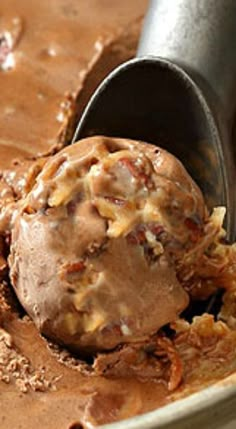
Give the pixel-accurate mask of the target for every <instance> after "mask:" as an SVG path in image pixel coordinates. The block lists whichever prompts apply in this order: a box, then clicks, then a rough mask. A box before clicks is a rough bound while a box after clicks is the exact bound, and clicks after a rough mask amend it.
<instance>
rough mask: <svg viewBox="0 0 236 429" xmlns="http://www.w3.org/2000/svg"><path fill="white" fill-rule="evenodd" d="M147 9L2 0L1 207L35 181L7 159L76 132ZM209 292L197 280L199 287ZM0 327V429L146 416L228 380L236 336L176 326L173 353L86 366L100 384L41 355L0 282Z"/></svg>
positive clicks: (206, 323)
mask: <svg viewBox="0 0 236 429" xmlns="http://www.w3.org/2000/svg"><path fill="white" fill-rule="evenodd" d="M146 6H147V1H146V0H129V1H126V0H119V2H118V1H116V2H115V1H111V0H64V1H61V0H54V1H53V0H52V1H46V0H42V1H41V2H40V3H38V2H37V4H36V3H35V1H32V0H21V1H16V0H1V3H0V91H1V104H0V168H1V169H5V171H3V176H4V177H3V179H2V180H1V181H0V209H2V206H4V207H5V205H6V204H7V203H9V202H12V201H14V200H15V199H18V198H19V197H20V196H22V195H23V196H24V195H25V194H26V193H27V192H28V191H29V189H30V188H28V183H31V182H32V180H31V179H32V178H34V177H35V176H36V175H37V174H38V167H37V166H35V165H32V169H31V167H30V164H31V162H30V161H27V162H22V161H17V164H19V165H16V164H15V165H13V167H12V165H11V162H12V160H13V159H15V158H17V159H19V158H20V157H21V158H22V156H23V157H25V156H26V157H32V156H33V157H35V156H37V155H38V154H39V153H42V152H48V151H51V150H52V148H53V150H54V151H55V150H58V149H59V147H60V146H62V145H64V143H65V142H66V141H67V139H69V137H70V135H71V133H72V132H73V124H74V121H75V116H76V115H74V113H73V108H74V107H76V110H77V112H78V115H80V114H81V111H82V109H83V107H84V106H85V104H86V103H87V101H88V98H89V96H90V95H91V94H92V92H93V90H94V89H95V88H96V86H97V85H98V83H99V82H100V81H101V79H102V78H103V77H104V76H105V75H106V74H107V73H108V72H109V70H111V69H112V68H114V67H115V66H116V65H117V64H119V63H120V62H122V61H125V60H127V59H128V58H130V57H132V56H133V55H134V54H135V49H136V45H137V38H138V33H139V28H140V19H139V17H140V16H141V15H142V14H143V13H144V12H145V8H146ZM15 18H16V19H15ZM123 25H124V26H125V29H123V28H122V27H123ZM2 36H3V37H2ZM51 45H52V48H53V49H52V50H51ZM2 48H3V49H2ZM9 48H10V49H9ZM55 54H56V55H55ZM3 64H4V67H3ZM12 66H13V67H12ZM3 69H4V70H3ZM71 94H72V97H71ZM22 159H23V158H22ZM41 162H42V161H41V160H39V164H40V166H41ZM43 162H44V160H43ZM36 164H37V163H36ZM9 167H10V168H9ZM28 179H30V180H28ZM190 225H191V224H190ZM141 236H142V234H141ZM193 238H194V234H193ZM7 241H8V240H7ZM4 248H5V244H4V241H3V239H0V255H1V256H0V278H3V277H4V278H5V277H6V254H7V252H6V251H5V250H4ZM203 262H204V261H203ZM202 266H203V268H204V263H203V264H202ZM234 266H235V265H234ZM230 270H231V272H230ZM230 270H228V272H226V275H224V264H221V263H219V261H218V259H217V258H216V260H215V264H213V266H212V272H213V273H214V275H215V277H217V276H218V277H217V281H218V284H219V286H220V285H221V283H222V278H223V277H224V279H223V280H224V282H223V283H226V284H228V285H230V284H232V278H235V274H234V273H235V269H234V268H233V265H232V264H231V268H230ZM203 271H204V270H203ZM219 273H221V275H220V276H219V275H218V274H219ZM222 273H223V275H222ZM196 280H197V283H196V286H197V287H196V291H198V290H199V282H198V280H199V279H196ZM208 282H209V280H208V279H207V278H206V281H205V284H204V289H207V287H208ZM235 296H236V293H235V288H231V289H229V291H228V292H227V293H226V294H225V299H224V302H225V304H224V307H225V308H223V311H222V313H223V315H224V318H225V320H227V323H229V325H231V326H234V327H235V320H236V311H235V308H236V305H235V302H236V299H235ZM0 324H1V337H0V380H1V381H0V395H1V401H0V427H1V428H4V429H12V428H13V427H14V428H15V429H26V428H27V429H35V427H39V426H40V427H43V428H44V429H54V428H55V427H57V428H62V429H72V428H73V429H80V428H81V427H85V428H91V427H94V426H97V425H101V424H105V423H110V422H114V421H118V420H122V419H124V418H128V417H132V416H134V415H138V414H141V413H144V412H147V411H149V410H154V409H156V408H158V407H160V406H162V405H164V404H166V403H168V402H170V401H173V400H174V399H178V398H181V397H183V396H186V395H188V394H190V393H191V392H194V391H197V390H200V389H202V388H203V387H204V386H207V385H209V384H212V383H215V382H217V381H218V380H220V379H223V378H224V377H226V376H227V375H228V374H232V373H233V372H234V371H235V370H236V366H235V362H236V355H235V350H236V347H235V344H236V338H235V332H234V331H232V330H230V329H229V328H227V327H226V325H224V324H222V323H221V322H218V323H214V322H213V320H212V318H211V316H203V317H201V318H200V319H199V320H196V321H195V322H194V324H193V325H188V324H187V323H186V322H183V321H182V322H181V323H180V326H176V327H173V329H175V330H176V331H177V334H176V336H175V338H174V341H172V343H173V344H172V346H171V347H169V345H168V344H165V342H164V343H163V344H162V347H161V345H159V351H157V350H156V349H155V348H154V349H153V350H152V349H151V350H150V348H149V346H147V347H146V349H145V346H143V347H142V348H141V349H139V350H135V347H136V345H135V344H134V343H133V346H132V347H131V346H129V347H126V346H124V347H123V348H122V349H121V350H120V351H119V350H116V353H108V354H106V353H104V354H100V355H99V356H98V358H97V360H96V362H95V364H94V367H96V374H101V375H96V376H93V371H94V370H95V369H94V370H93V369H91V367H86V365H85V364H84V363H81V362H80V361H79V360H78V359H77V358H75V357H73V356H71V355H70V354H69V352H68V351H66V350H65V349H62V350H58V349H57V348H56V347H55V346H54V347H53V348H49V347H48V343H47V342H46V341H45V340H44V339H43V338H42V337H41V336H40V334H39V332H38V331H37V329H36V328H35V326H34V324H33V323H32V322H31V321H30V320H29V319H28V318H25V317H24V318H23V319H22V311H21V310H19V307H18V305H17V301H16V299H15V297H14V296H12V294H11V288H10V287H9V284H7V283H5V282H2V283H1V284H0ZM154 340H155V338H154ZM131 345H132V344H131ZM155 350H156V351H155ZM52 351H53V352H52ZM153 351H155V353H156V352H157V356H155V355H154V354H153ZM176 352H177V353H178V355H179V357H178V356H177V355H176ZM119 353H121V354H122V356H123V357H122V359H121V356H120V354H119ZM149 355H150V357H148V360H147V359H146V357H147V356H149ZM170 362H172V364H171V365H170ZM181 367H182V375H181V374H180V375H179V376H178V380H179V381H180V377H182V383H181V385H180V388H178V389H177V390H176V391H174V392H172V393H171V392H170V390H169V389H168V385H169V383H170V381H168V380H169V379H170V376H171V372H173V376H174V377H171V378H172V382H173V383H174V382H176V381H178V380H174V378H176V376H175V373H177V374H178V373H180V372H181ZM119 374H120V375H119ZM145 374H146V376H147V378H145ZM229 382H230V381H229ZM24 392H26V393H24ZM13 405H14V406H13Z"/></svg>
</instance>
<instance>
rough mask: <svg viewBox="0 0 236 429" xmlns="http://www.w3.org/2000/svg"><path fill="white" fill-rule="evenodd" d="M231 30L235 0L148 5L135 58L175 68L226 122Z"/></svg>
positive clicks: (234, 53) (234, 88)
mask: <svg viewBox="0 0 236 429" xmlns="http://www.w3.org/2000/svg"><path fill="white" fill-rule="evenodd" d="M235 27H236V1H235V0H173V1H168V0H167V1H166V0H151V2H150V7H149V10H148V13H147V15H146V18H145V23H144V28H143V33H142V37H141V40H140V43H139V48H138V53H137V56H139V57H142V56H147V55H156V56H160V57H163V58H168V59H169V60H170V61H173V63H175V64H178V65H180V66H181V67H182V68H183V69H184V70H185V71H187V72H188V73H189V74H190V75H191V76H192V77H193V78H194V80H195V81H198V82H199V85H200V86H203V85H204V89H205V90H206V91H207V94H208V95H209V96H210V97H211V96H212V97H213V99H212V100H211V101H213V104H215V102H218V103H219V107H221V108H222V111H223V112H224V114H225V115H226V117H227V118H229V119H232V115H233V113H234V110H235V104H236V97H235V95H236V78H235V76H236V37H235V36H236V28H235ZM204 92H205V91H204ZM208 101H209V100H208Z"/></svg>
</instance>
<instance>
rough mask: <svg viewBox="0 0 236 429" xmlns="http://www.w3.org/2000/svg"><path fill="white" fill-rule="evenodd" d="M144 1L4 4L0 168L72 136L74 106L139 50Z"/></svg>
mask: <svg viewBox="0 0 236 429" xmlns="http://www.w3.org/2000/svg"><path fill="white" fill-rule="evenodd" d="M146 4H147V1H146V0H136V1H129V2H126V1H124V0H123V1H119V2H115V3H114V1H110V0H79V1H75V0H52V1H47V0H42V1H40V2H39V3H38V2H36V1H35V0H33V1H31V0H21V1H15V0H2V1H1V4H0V92H1V104H0V151H1V157H0V167H4V168H5V167H7V166H9V165H10V162H11V160H12V159H13V158H14V157H19V156H27V157H28V156H35V155H37V154H38V153H44V152H48V151H50V150H51V149H52V148H55V147H56V146H58V145H63V144H64V142H65V141H66V140H67V139H69V138H70V137H71V134H72V132H73V126H74V125H73V124H74V120H75V113H74V111H73V108H74V106H75V105H79V106H80V107H79V109H78V110H80V109H81V108H82V107H83V106H84V105H85V103H86V102H87V100H88V97H89V96H90V95H91V93H92V92H93V90H94V88H95V87H96V85H97V84H98V82H99V81H100V80H101V79H102V78H103V77H104V76H105V75H106V74H107V73H108V72H109V71H110V70H111V69H112V68H114V67H115V66H116V65H117V64H119V63H121V62H122V61H125V60H126V59H128V58H130V57H132V56H133V55H134V53H135V49H136V44H137V37H138V36H137V34H138V30H139V27H140V23H138V24H136V23H135V20H138V19H139V18H140V17H141V16H142V14H143V13H144V12H145V7H146ZM139 21H140V20H139ZM129 22H130V24H129ZM128 24H129V25H128ZM123 25H125V26H127V30H125V31H124V30H122V26H123ZM94 69H95V71H94V73H93V70H94ZM78 97H79V98H81V100H78Z"/></svg>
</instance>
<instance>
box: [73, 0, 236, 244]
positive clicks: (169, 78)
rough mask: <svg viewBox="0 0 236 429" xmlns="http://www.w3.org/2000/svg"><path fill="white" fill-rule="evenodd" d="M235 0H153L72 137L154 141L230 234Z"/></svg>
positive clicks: (234, 213) (234, 197)
mask: <svg viewBox="0 0 236 429" xmlns="http://www.w3.org/2000/svg"><path fill="white" fill-rule="evenodd" d="M235 104H236V1H235V0H172V1H168V0H152V1H151V2H150V7H149V11H148V13H147V16H146V18H145V21H144V27H143V32H142V36H141V40H140V44H139V48H138V53H137V57H136V58H135V59H133V60H131V61H128V62H126V63H124V64H123V65H121V66H120V67H118V68H117V69H115V70H114V71H113V72H112V73H111V74H110V75H109V76H108V77H107V78H106V79H105V80H104V81H103V82H102V84H101V85H100V86H99V88H98V89H97V90H96V92H95V94H94V95H93V96H92V98H91V100H90V102H89V103H88V106H87V108H86V109H85V111H84V114H83V116H82V118H81V120H80V122H79V125H78V128H77V130H76V133H75V136H74V139H73V141H76V140H78V139H80V138H83V137H86V136H90V135H95V134H104V135H108V136H116V137H127V138H133V139H138V140H144V141H147V142H151V143H155V144H158V145H160V146H162V147H164V148H166V149H167V150H169V151H170V152H172V153H173V154H175V155H176V156H177V157H178V158H179V159H181V160H182V162H183V164H184V165H185V167H186V168H187V170H188V171H189V173H190V174H191V175H192V177H193V178H194V179H195V181H196V182H197V183H198V184H199V186H200V187H201V189H202V191H203V193H204V196H205V199H206V201H207V203H208V206H209V207H210V208H211V207H213V206H219V205H225V206H226V207H227V218H226V228H227V230H228V231H229V237H230V238H233V237H234V236H235V234H236V190H235V176H236V174H235V165H234V159H233V157H234V153H233V146H232V142H231V134H232V123H233V115H234V110H235Z"/></svg>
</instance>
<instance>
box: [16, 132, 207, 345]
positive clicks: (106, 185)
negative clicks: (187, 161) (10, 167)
mask: <svg viewBox="0 0 236 429" xmlns="http://www.w3.org/2000/svg"><path fill="white" fill-rule="evenodd" d="M205 216H206V209H205V205H204V202H203V198H202V195H201V192H200V191H199V189H198V187H197V186H196V185H195V183H194V182H193V181H192V179H191V178H190V177H189V175H188V174H187V172H186V170H185V169H184V167H183V166H182V164H181V163H180V162H179V161H178V160H176V158H175V157H173V156H172V155H170V154H169V153H167V152H166V151H164V150H163V149H160V148H158V147H156V146H153V145H149V144H146V143H141V142H135V141H131V140H125V139H115V138H107V137H92V138H88V139H84V140H81V141H80V142H78V143H76V144H75V145H73V146H69V147H67V148H65V149H64V150H62V151H61V152H60V153H58V154H57V155H55V156H54V157H52V158H51V159H50V160H49V161H48V162H47V163H46V165H45V166H44V168H43V170H42V172H41V173H40V174H39V176H38V177H37V179H36V183H35V186H34V187H33V189H32V190H31V191H30V192H29V194H28V195H27V197H26V198H25V199H24V200H23V202H22V204H21V207H20V210H19V213H18V216H17V217H16V219H15V223H14V227H13V231H12V245H11V253H10V257H9V264H10V277H11V281H12V284H13V287H14V289H15V292H16V294H17V296H18V298H19V300H20V302H21V304H22V305H23V307H24V308H25V310H26V311H27V312H28V314H29V315H30V316H31V317H32V319H33V320H34V322H35V323H36V325H37V327H38V328H39V330H40V331H41V332H42V333H43V334H45V335H46V336H47V337H49V338H51V339H53V340H56V341H58V342H59V343H61V344H65V345H67V346H68V347H70V348H71V349H74V350H76V351H82V352H95V351H98V350H104V349H112V348H113V347H115V346H117V345H118V344H120V343H124V342H133V341H140V340H143V339H145V338H147V337H148V336H150V335H152V334H154V333H155V332H156V331H157V330H158V329H160V328H161V327H162V326H164V325H165V324H167V323H169V322H172V321H174V320H175V319H176V318H177V317H178V315H179V314H180V313H181V312H182V311H183V310H184V309H185V308H186V307H187V305H188V301H189V299H188V295H187V293H186V292H185V290H184V289H183V287H182V286H181V284H180V283H179V281H178V279H177V276H176V270H175V263H176V261H178V260H179V258H181V255H183V254H184V253H185V252H186V250H188V249H189V248H191V246H193V245H194V244H195V241H196V231H198V229H199V225H201V224H203V223H204V219H205Z"/></svg>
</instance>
